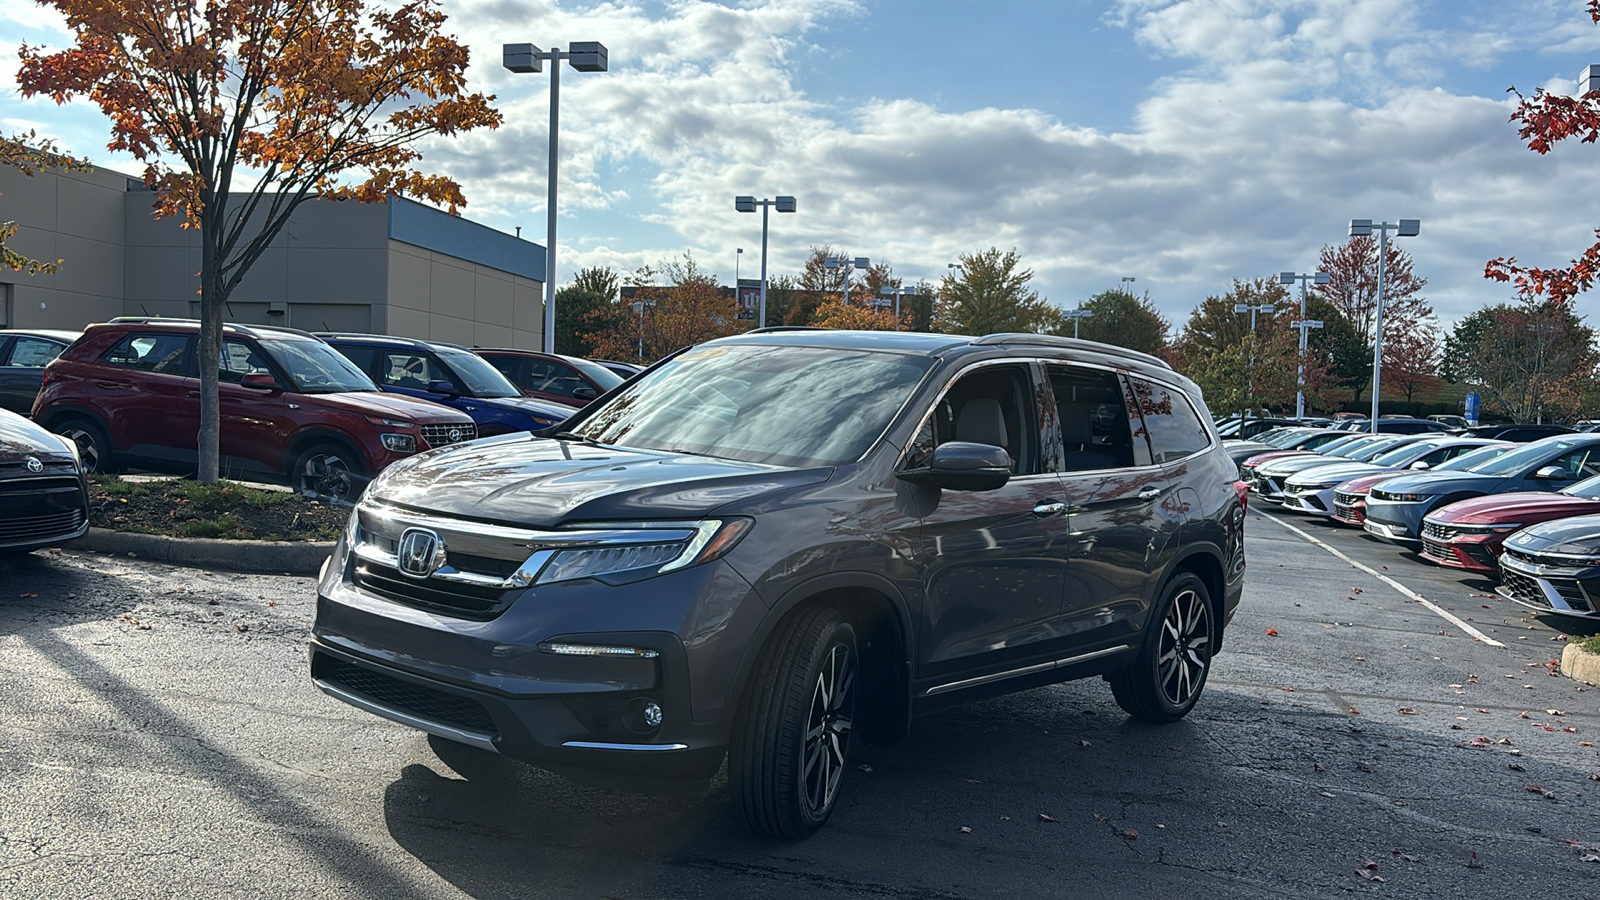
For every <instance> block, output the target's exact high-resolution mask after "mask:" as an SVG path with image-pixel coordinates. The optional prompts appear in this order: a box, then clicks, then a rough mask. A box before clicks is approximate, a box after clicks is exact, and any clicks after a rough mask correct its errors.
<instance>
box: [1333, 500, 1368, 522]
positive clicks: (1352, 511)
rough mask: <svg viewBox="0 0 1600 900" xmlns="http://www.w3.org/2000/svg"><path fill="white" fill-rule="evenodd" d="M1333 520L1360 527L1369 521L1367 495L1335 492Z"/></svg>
mask: <svg viewBox="0 0 1600 900" xmlns="http://www.w3.org/2000/svg"><path fill="white" fill-rule="evenodd" d="M1333 520H1334V521H1335V522H1342V523H1344V524H1346V525H1354V526H1356V527H1357V528H1360V527H1361V526H1362V525H1364V524H1365V523H1366V521H1367V495H1366V494H1341V493H1337V492H1335V493H1334V495H1333Z"/></svg>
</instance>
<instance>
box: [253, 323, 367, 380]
mask: <svg viewBox="0 0 1600 900" xmlns="http://www.w3.org/2000/svg"><path fill="white" fill-rule="evenodd" d="M261 349H263V350H265V351H267V353H268V354H269V355H271V356H272V358H273V359H274V360H275V361H277V363H278V365H279V366H280V367H282V368H283V371H285V372H287V373H288V375H289V379H290V380H291V381H293V382H294V388H295V390H297V391H299V392H300V393H302V394H336V393H340V392H343V391H376V390H377V389H378V386H377V385H375V384H373V383H372V379H371V378H368V377H367V376H366V374H365V373H364V372H362V371H361V370H360V369H358V368H356V367H355V364H354V363H352V362H350V360H348V359H345V357H344V354H342V353H340V352H339V351H337V350H335V349H333V348H332V347H330V346H328V345H327V344H324V343H323V342H321V341H312V340H305V341H295V340H285V339H283V338H270V337H266V338H262V339H261Z"/></svg>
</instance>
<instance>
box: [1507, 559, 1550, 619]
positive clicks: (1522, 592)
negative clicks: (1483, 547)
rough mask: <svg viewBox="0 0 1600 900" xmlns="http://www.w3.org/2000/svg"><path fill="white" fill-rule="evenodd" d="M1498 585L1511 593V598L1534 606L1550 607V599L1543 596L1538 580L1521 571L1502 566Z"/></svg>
mask: <svg viewBox="0 0 1600 900" xmlns="http://www.w3.org/2000/svg"><path fill="white" fill-rule="evenodd" d="M1500 586H1501V587H1502V588H1504V589H1505V591H1506V592H1507V593H1509V594H1510V595H1511V599H1513V600H1518V601H1521V602H1523V603H1528V604H1532V605H1534V606H1543V607H1545V608H1547V609H1548V608H1550V600H1549V598H1547V597H1545V595H1544V591H1543V590H1541V589H1540V588H1539V581H1538V579H1535V578H1530V577H1528V576H1527V575H1524V574H1522V573H1521V572H1515V571H1512V570H1511V569H1505V568H1502V569H1501V570H1500Z"/></svg>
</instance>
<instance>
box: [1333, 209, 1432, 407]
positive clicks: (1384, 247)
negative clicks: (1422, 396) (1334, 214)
mask: <svg viewBox="0 0 1600 900" xmlns="http://www.w3.org/2000/svg"><path fill="white" fill-rule="evenodd" d="M1374 231H1376V232H1378V315H1377V320H1376V322H1375V323H1374V325H1373V330H1372V418H1371V420H1370V421H1371V422H1372V433H1373V434H1377V433H1378V391H1379V387H1380V385H1381V384H1382V382H1381V380H1380V379H1381V377H1382V371H1383V264H1384V262H1385V261H1386V260H1385V259H1384V257H1386V256H1388V255H1389V232H1391V231H1393V232H1394V233H1395V236H1396V237H1416V236H1417V235H1418V234H1420V233H1422V220H1421V219H1399V220H1397V221H1394V222H1374V221H1372V220H1371V219H1351V220H1350V236H1351V237H1368V236H1370V235H1371V234H1372V233H1373V232H1374Z"/></svg>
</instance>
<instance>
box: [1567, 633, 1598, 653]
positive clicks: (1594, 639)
mask: <svg viewBox="0 0 1600 900" xmlns="http://www.w3.org/2000/svg"><path fill="white" fill-rule="evenodd" d="M1573 643H1574V644H1577V645H1578V649H1579V650H1583V651H1585V652H1587V653H1593V654H1595V655H1596V656H1600V634H1591V635H1589V636H1588V637H1586V638H1584V639H1583V640H1581V641H1573Z"/></svg>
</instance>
